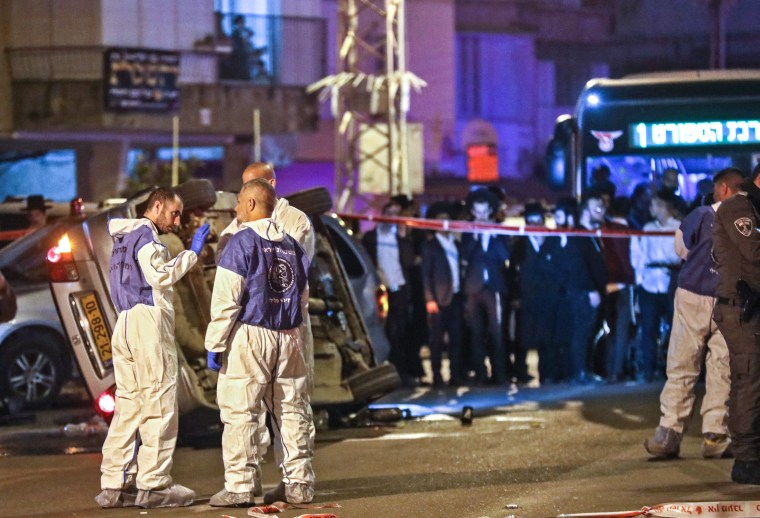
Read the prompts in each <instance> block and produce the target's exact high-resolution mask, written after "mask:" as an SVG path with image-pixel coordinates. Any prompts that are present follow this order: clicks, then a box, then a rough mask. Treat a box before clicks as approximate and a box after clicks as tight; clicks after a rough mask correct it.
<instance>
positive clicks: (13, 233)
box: [0, 228, 30, 241]
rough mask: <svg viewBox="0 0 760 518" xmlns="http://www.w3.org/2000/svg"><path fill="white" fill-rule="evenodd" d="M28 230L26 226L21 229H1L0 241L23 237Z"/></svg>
mask: <svg viewBox="0 0 760 518" xmlns="http://www.w3.org/2000/svg"><path fill="white" fill-rule="evenodd" d="M29 232H30V231H29V229H28V228H24V229H21V230H2V231H0V241H15V240H16V239H18V238H20V237H24V236H25V235H27V234H28V233H29Z"/></svg>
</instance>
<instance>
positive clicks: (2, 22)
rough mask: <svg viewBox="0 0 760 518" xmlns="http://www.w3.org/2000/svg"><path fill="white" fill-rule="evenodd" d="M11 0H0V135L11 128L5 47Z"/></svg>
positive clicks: (10, 91) (7, 36) (11, 117)
mask: <svg viewBox="0 0 760 518" xmlns="http://www.w3.org/2000/svg"><path fill="white" fill-rule="evenodd" d="M10 10H11V2H10V0H0V135H2V134H4V133H9V132H10V131H11V130H12V129H13V101H12V99H11V93H12V90H11V73H10V70H9V68H8V60H7V59H6V58H5V49H6V48H7V47H8V45H9V43H10V34H11V32H10V26H11V17H10Z"/></svg>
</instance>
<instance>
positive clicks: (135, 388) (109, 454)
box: [101, 218, 198, 490]
mask: <svg viewBox="0 0 760 518" xmlns="http://www.w3.org/2000/svg"><path fill="white" fill-rule="evenodd" d="M108 230H109V233H110V234H111V236H112V237H113V239H114V248H113V253H112V256H111V267H110V282H111V284H110V285H111V299H112V300H113V303H114V306H115V307H116V310H117V312H118V315H119V316H118V319H117V320H116V326H115V328H114V332H113V338H112V340H111V343H112V349H113V365H114V376H115V378H116V412H115V414H114V417H113V421H112V422H111V426H110V428H109V429H108V436H107V437H106V441H105V443H104V444H103V463H102V465H101V472H102V477H101V488H102V489H122V488H124V487H125V486H126V485H127V482H128V478H129V476H130V474H131V473H133V472H134V465H133V463H134V461H135V460H136V461H137V479H136V482H137V488H138V489H141V490H154V489H161V488H165V487H167V486H169V485H170V484H171V482H172V479H171V475H170V471H171V467H172V456H173V453H174V447H175V444H176V442H177V429H178V414H177V399H176V393H177V389H176V384H177V369H178V361H177V348H176V345H175V342H174V308H173V304H172V299H173V290H172V286H173V285H174V283H175V282H177V281H178V280H179V279H180V278H182V276H183V275H184V274H185V273H186V272H187V271H188V270H189V269H190V268H192V266H193V265H194V264H195V263H196V262H197V260H198V256H197V255H196V254H195V252H192V251H190V250H185V251H183V252H181V253H180V254H179V255H178V256H176V257H175V258H174V259H172V258H171V257H170V256H169V252H168V250H167V249H166V247H165V246H164V245H162V244H161V242H160V241H159V239H158V232H157V230H156V227H155V226H154V225H153V222H151V221H150V220H149V219H147V218H141V219H112V220H111V221H110V222H109V224H108ZM138 434H139V440H140V441H141V443H142V444H141V445H140V446H139V448H137V440H138ZM136 449H137V451H135V450H136Z"/></svg>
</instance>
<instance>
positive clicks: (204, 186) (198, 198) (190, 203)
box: [174, 178, 216, 211]
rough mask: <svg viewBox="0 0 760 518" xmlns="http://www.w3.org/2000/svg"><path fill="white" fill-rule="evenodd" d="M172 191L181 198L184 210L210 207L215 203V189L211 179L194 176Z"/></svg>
mask: <svg viewBox="0 0 760 518" xmlns="http://www.w3.org/2000/svg"><path fill="white" fill-rule="evenodd" d="M174 191H175V192H176V193H177V194H179V196H180V198H182V204H183V208H184V210H186V211H187V210H193V209H200V208H207V207H211V206H212V205H213V204H214V203H216V189H214V184H212V183H211V180H207V179H206V178H195V179H192V180H188V181H186V182H185V183H183V184H180V185H178V186H176V187H175V188H174Z"/></svg>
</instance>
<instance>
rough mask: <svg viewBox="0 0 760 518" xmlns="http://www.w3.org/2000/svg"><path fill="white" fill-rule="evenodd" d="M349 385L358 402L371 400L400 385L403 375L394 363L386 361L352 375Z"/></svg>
mask: <svg viewBox="0 0 760 518" xmlns="http://www.w3.org/2000/svg"><path fill="white" fill-rule="evenodd" d="M348 386H349V388H350V389H351V393H352V394H353V395H354V401H355V402H356V403H360V402H363V401H371V400H373V399H377V398H379V397H382V396H384V395H385V394H387V393H389V392H393V391H394V390H396V389H397V388H398V387H400V386H401V376H399V374H398V371H397V370H396V367H394V366H393V364H390V363H384V364H382V365H380V366H378V367H374V368H372V369H370V370H367V371H362V372H359V373H358V374H354V375H352V376H351V377H350V378H348Z"/></svg>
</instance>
